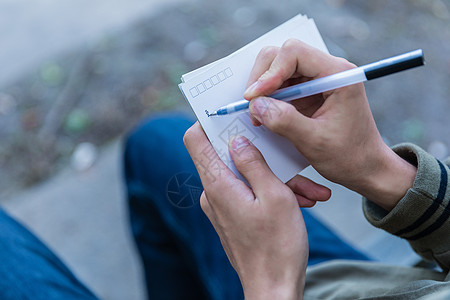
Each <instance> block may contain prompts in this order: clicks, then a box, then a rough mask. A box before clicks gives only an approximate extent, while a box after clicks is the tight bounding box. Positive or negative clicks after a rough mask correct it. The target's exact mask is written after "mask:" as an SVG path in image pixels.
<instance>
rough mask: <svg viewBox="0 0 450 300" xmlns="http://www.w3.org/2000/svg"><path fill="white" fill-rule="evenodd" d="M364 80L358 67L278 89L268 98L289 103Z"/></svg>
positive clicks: (364, 77) (363, 74)
mask: <svg viewBox="0 0 450 300" xmlns="http://www.w3.org/2000/svg"><path fill="white" fill-rule="evenodd" d="M366 80H367V78H366V75H365V73H364V69H362V68H360V67H359V68H354V69H350V70H347V71H344V72H340V73H337V74H333V75H329V76H325V77H321V78H318V79H314V80H311V81H307V82H304V83H300V84H297V85H294V86H290V87H286V88H283V89H280V90H278V91H277V92H275V93H273V94H271V95H270V97H272V98H275V99H278V100H282V101H291V100H295V99H299V98H304V97H308V96H312V95H316V94H320V93H323V92H327V91H331V90H335V89H338V88H341V87H344V86H348V85H352V84H356V83H359V82H363V81H366Z"/></svg>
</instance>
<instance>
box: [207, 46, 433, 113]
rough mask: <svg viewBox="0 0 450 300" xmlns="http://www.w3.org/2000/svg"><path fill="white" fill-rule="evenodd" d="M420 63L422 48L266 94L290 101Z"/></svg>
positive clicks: (242, 105) (236, 107) (229, 109)
mask: <svg viewBox="0 0 450 300" xmlns="http://www.w3.org/2000/svg"><path fill="white" fill-rule="evenodd" d="M424 63H425V61H424V56H423V51H422V49H417V50H414V51H411V52H407V53H404V54H401V55H397V56H394V57H391V58H386V59H383V60H380V61H377V62H374V63H371V64H368V65H364V66H361V67H357V68H354V69H350V70H347V71H343V72H340V73H336V74H333V75H329V76H325V77H322V78H318V79H314V80H311V81H307V82H303V83H300V84H296V85H293V86H289V87H286V88H283V89H279V90H277V91H275V92H274V93H273V94H271V95H269V97H271V98H274V99H278V100H282V101H291V100H295V99H299V98H304V97H308V96H311V95H316V94H320V93H323V92H326V91H331V90H335V89H338V88H341V87H344V86H348V85H352V84H356V83H360V82H364V81H367V80H371V79H375V78H378V77H382V76H386V75H389V74H393V73H396V72H400V71H403V70H407V69H411V68H414V67H418V66H422V65H424ZM249 103H250V101H248V100H245V99H244V100H240V101H236V102H233V103H230V104H228V105H225V106H222V107H220V108H219V109H217V110H216V111H215V112H213V113H211V114H208V116H215V115H218V116H221V115H228V114H231V113H233V112H238V111H242V110H245V109H248V105H249Z"/></svg>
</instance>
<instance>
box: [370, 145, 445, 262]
mask: <svg viewBox="0 0 450 300" xmlns="http://www.w3.org/2000/svg"><path fill="white" fill-rule="evenodd" d="M393 150H394V151H395V152H396V153H397V154H398V155H399V156H401V157H402V158H403V159H405V160H407V161H408V162H410V163H411V164H413V165H416V166H417V176H416V179H415V181H414V186H413V187H412V188H411V189H409V190H408V192H407V193H406V195H405V196H404V197H403V199H401V200H400V202H399V203H398V204H397V206H396V207H394V209H393V210H392V211H390V212H387V211H385V210H384V209H382V208H381V207H379V206H377V205H376V204H374V203H373V202H371V201H370V200H368V199H363V210H364V214H365V216H366V218H367V220H368V221H369V222H370V223H371V224H372V225H374V226H376V227H379V228H382V229H384V230H386V231H388V232H390V233H392V234H395V235H397V236H400V237H402V238H404V239H406V240H408V241H409V242H410V244H411V246H412V247H413V248H414V250H415V251H416V252H418V253H419V254H420V255H422V256H423V257H425V258H428V259H434V260H437V261H438V262H439V263H440V264H441V265H443V266H445V267H449V266H450V234H449V232H450V219H449V218H450V185H449V174H450V172H449V168H448V166H447V165H446V164H445V163H442V162H440V161H439V160H437V159H435V158H434V157H433V156H431V155H429V154H428V153H427V152H425V151H424V150H422V149H421V148H420V147H418V146H415V145H413V144H401V145H398V146H396V147H394V148H393Z"/></svg>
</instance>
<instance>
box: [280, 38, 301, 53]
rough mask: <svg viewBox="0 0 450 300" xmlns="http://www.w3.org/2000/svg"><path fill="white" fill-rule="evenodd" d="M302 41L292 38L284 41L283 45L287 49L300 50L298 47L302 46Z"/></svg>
mask: <svg viewBox="0 0 450 300" xmlns="http://www.w3.org/2000/svg"><path fill="white" fill-rule="evenodd" d="M301 45H302V42H300V41H299V40H297V39H294V38H290V39H288V40H287V41H285V42H284V43H283V46H282V47H281V48H282V49H283V50H285V51H292V50H298V48H299V47H300V48H301Z"/></svg>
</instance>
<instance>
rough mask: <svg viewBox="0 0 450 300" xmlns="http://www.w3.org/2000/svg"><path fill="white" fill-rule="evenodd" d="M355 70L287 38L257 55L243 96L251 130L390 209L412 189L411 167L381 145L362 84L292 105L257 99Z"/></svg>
mask: <svg viewBox="0 0 450 300" xmlns="http://www.w3.org/2000/svg"><path fill="white" fill-rule="evenodd" d="M354 67H355V66H354V65H353V64H351V63H349V62H348V61H346V60H344V59H342V58H336V57H333V56H331V55H328V54H326V53H323V52H321V51H319V50H317V49H315V48H312V47H310V46H308V45H306V44H304V43H302V42H300V41H298V40H289V41H287V42H286V43H285V44H284V45H283V46H282V47H281V48H276V47H268V48H265V49H264V50H262V51H261V52H260V54H259V55H258V57H257V59H256V62H255V65H254V67H253V70H252V73H251V76H250V79H249V83H248V85H249V87H248V88H247V90H246V92H245V94H244V97H245V98H246V99H248V100H251V102H250V115H251V118H252V122H253V124H254V125H255V126H259V125H261V124H263V125H264V126H265V127H267V128H268V129H269V130H271V131H273V132H275V133H278V134H280V135H283V136H285V137H286V138H288V139H289V140H290V141H291V142H292V143H293V144H294V145H295V146H296V148H297V149H298V150H299V152H301V153H302V154H303V155H304V156H305V157H306V159H307V160H308V161H309V162H310V163H311V165H312V166H313V167H314V168H315V169H316V170H317V171H318V172H319V173H320V174H322V175H323V176H324V177H325V178H327V179H329V180H331V181H333V182H336V183H339V184H342V185H344V186H346V187H348V188H350V189H352V190H354V191H356V192H358V193H360V194H361V195H363V196H366V197H367V198H369V199H371V200H373V201H376V203H377V204H379V205H380V206H382V207H383V208H385V209H387V210H391V209H392V208H393V207H394V206H395V205H396V204H397V203H398V201H399V200H400V199H401V198H402V197H403V195H404V194H405V193H406V191H407V190H408V188H410V187H411V186H412V184H413V182H414V178H415V174H416V169H415V167H414V166H412V165H410V164H409V163H407V162H406V161H404V160H403V159H401V158H400V157H399V156H397V155H396V154H395V153H394V152H393V151H392V150H391V149H390V148H389V147H388V146H387V145H386V144H385V143H384V142H383V140H382V138H381V136H380V134H379V132H378V130H377V127H376V125H375V121H374V119H373V117H372V113H371V111H370V107H369V104H368V101H367V98H366V94H365V91H364V85H363V84H356V85H352V86H348V87H344V88H340V89H336V90H334V91H330V92H326V93H323V94H321V95H316V96H311V97H307V98H304V99H298V100H296V101H294V102H292V104H290V103H286V102H282V101H277V100H275V99H272V98H268V97H262V96H264V95H270V94H271V93H273V92H274V91H275V90H276V89H278V88H280V87H284V86H286V85H291V84H292V83H298V82H303V81H307V80H311V79H316V78H319V77H324V76H327V75H331V74H334V73H337V72H341V71H344V70H347V69H350V68H354ZM274 111H275V112H278V113H273V112H274ZM271 112H272V113H271Z"/></svg>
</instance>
